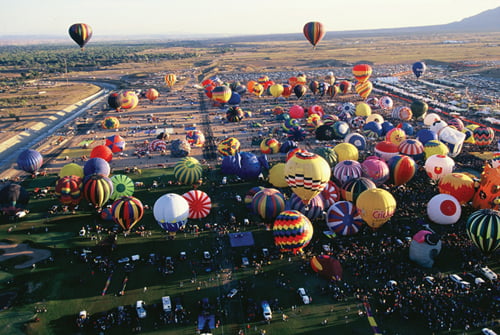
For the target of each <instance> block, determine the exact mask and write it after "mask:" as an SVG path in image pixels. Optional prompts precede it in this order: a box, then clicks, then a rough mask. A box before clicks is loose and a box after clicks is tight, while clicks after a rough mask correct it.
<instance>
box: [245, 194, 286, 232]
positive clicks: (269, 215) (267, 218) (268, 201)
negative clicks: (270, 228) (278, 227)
mask: <svg viewBox="0 0 500 335" xmlns="http://www.w3.org/2000/svg"><path fill="white" fill-rule="evenodd" d="M284 209H285V197H284V196H283V194H282V193H281V192H280V191H278V190H277V189H275V188H264V189H263V190H261V191H259V192H257V193H256V194H255V195H254V196H253V198H252V210H253V212H254V213H257V214H258V215H259V216H260V217H261V218H262V220H264V222H267V223H269V222H272V221H273V220H274V219H275V218H276V216H277V215H278V214H279V213H280V212H282V211H283V210H284Z"/></svg>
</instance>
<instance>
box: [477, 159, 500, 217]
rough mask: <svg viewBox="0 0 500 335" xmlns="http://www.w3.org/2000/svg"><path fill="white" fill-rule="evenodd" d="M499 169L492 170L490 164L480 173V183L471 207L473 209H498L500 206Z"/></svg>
mask: <svg viewBox="0 0 500 335" xmlns="http://www.w3.org/2000/svg"><path fill="white" fill-rule="evenodd" d="M499 185H500V169H498V168H492V167H491V166H490V164H488V163H486V164H485V165H484V170H483V172H482V173H481V182H480V184H479V188H478V189H477V191H476V193H475V194H474V197H473V198H472V206H473V207H474V208H484V209H486V208H491V209H496V210H498V209H499V206H500V186H499Z"/></svg>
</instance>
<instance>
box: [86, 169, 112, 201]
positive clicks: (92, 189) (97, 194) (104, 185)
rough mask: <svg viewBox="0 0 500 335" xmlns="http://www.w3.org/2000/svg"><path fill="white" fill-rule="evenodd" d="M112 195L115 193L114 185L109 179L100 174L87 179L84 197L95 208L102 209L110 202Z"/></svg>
mask: <svg viewBox="0 0 500 335" xmlns="http://www.w3.org/2000/svg"><path fill="white" fill-rule="evenodd" d="M111 193H113V183H112V182H111V179H109V178H108V177H104V176H103V175H99V174H93V175H91V176H87V177H85V180H84V183H83V196H84V197H85V199H87V201H88V202H90V203H91V204H92V205H94V207H95V208H101V207H102V206H103V205H104V204H105V203H106V202H107V201H108V200H109V197H110V195H111Z"/></svg>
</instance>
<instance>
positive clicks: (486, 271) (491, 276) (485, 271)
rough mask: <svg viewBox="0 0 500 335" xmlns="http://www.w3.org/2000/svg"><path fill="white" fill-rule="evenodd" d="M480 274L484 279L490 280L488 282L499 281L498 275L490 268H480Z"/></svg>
mask: <svg viewBox="0 0 500 335" xmlns="http://www.w3.org/2000/svg"><path fill="white" fill-rule="evenodd" d="M477 271H478V272H479V274H480V275H481V276H483V277H484V278H486V279H488V280H492V281H493V280H497V279H498V275H497V274H496V273H495V272H493V270H491V269H490V268H489V267H487V266H482V267H480V268H479V269H478V270H477Z"/></svg>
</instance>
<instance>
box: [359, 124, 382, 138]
mask: <svg viewBox="0 0 500 335" xmlns="http://www.w3.org/2000/svg"><path fill="white" fill-rule="evenodd" d="M365 122H366V123H365V125H364V126H363V134H364V135H365V136H366V137H368V138H374V139H377V138H378V137H379V136H380V135H382V125H381V124H380V123H378V122H375V121H370V122H367V121H366V120H365Z"/></svg>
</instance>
